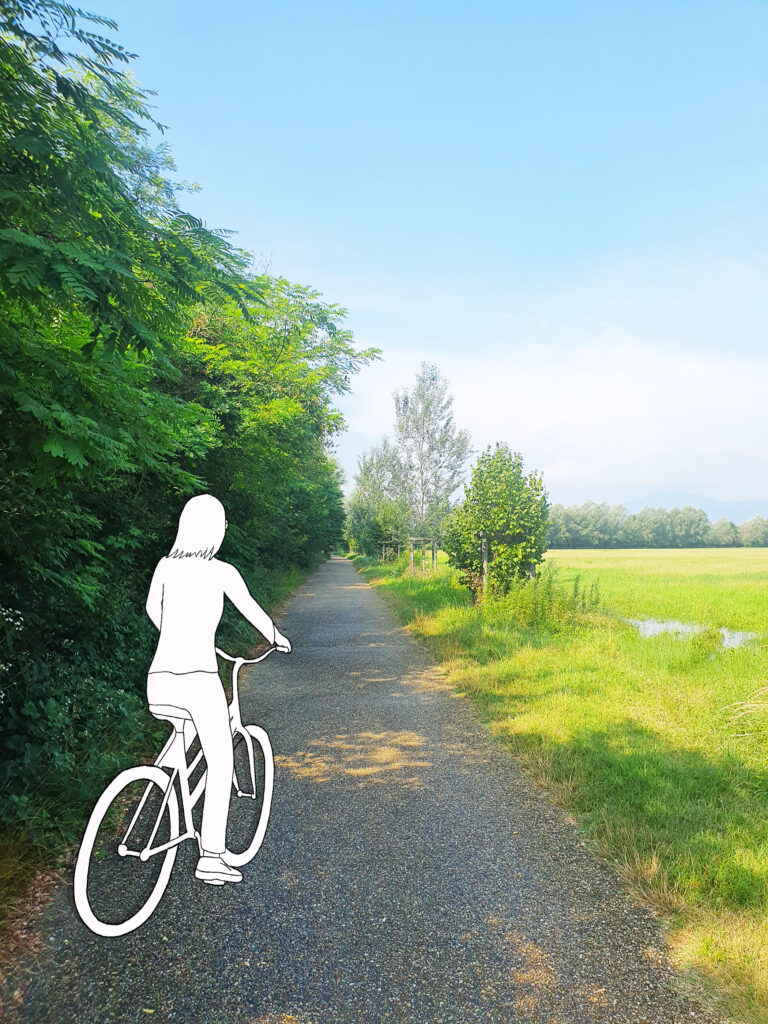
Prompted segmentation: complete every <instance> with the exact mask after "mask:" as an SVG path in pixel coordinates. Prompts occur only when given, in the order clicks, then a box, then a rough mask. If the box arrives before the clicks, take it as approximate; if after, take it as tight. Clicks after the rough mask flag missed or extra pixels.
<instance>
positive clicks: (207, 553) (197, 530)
mask: <svg viewBox="0 0 768 1024" xmlns="http://www.w3.org/2000/svg"><path fill="white" fill-rule="evenodd" d="M226 529H227V514H226V512H225V511H224V506H223V505H222V504H221V502H220V501H219V499H218V498H214V496H213V495H212V494H198V495H196V496H195V497H194V498H190V499H189V501H188V502H187V503H186V505H185V506H184V508H183V509H182V510H181V515H180V516H179V529H178V531H177V533H176V540H175V541H174V542H173V546H172V547H171V551H170V554H169V555H168V557H169V558H208V559H210V558H213V556H214V555H215V554H216V552H217V551H218V550H219V548H220V547H221V542H222V541H223V540H224V534H225V532H226Z"/></svg>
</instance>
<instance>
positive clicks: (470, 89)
mask: <svg viewBox="0 0 768 1024" xmlns="http://www.w3.org/2000/svg"><path fill="white" fill-rule="evenodd" d="M88 9H90V10H94V11H97V12H99V13H104V14H109V15H111V16H112V17H114V18H115V20H117V22H118V23H119V26H120V29H119V33H118V35H117V38H118V39H119V40H120V41H121V42H122V43H123V45H125V46H127V47H128V48H129V49H131V50H133V51H135V52H136V53H138V54H139V58H138V60H137V61H136V62H134V65H133V66H134V70H135V73H136V75H137V77H138V78H139V80H140V82H141V83H142V84H143V85H144V86H146V87H148V88H152V89H155V90H157V93H158V95H157V97H156V100H155V102H156V104H157V116H158V117H159V119H160V120H161V121H163V122H164V123H166V124H167V125H168V126H169V131H168V133H167V139H168V141H169V143H170V145H171V148H172V151H173V154H174V156H175V159H176V161H177V164H178V167H179V174H180V176H181V177H182V178H186V179H189V180H192V181H196V182H199V183H200V185H201V186H202V191H201V192H199V193H197V194H195V195H192V196H190V197H189V198H188V205H189V207H190V209H192V210H194V211H195V212H197V213H198V214H200V215H201V216H202V217H203V218H204V219H205V221H206V223H208V224H209V225H210V226H215V227H227V228H232V229H235V230H237V232H238V234H237V236H236V239H237V242H238V244H240V245H242V246H243V247H245V248H248V249H251V250H253V251H254V252H256V253H257V254H258V255H259V258H260V259H261V260H262V261H264V262H266V263H268V265H269V266H270V268H271V271H272V272H273V273H276V274H281V275H284V276H286V277H288V278H290V279H292V280H295V281H298V282H301V283H303V284H309V285H312V286H313V287H315V288H317V289H319V290H320V291H321V292H323V294H324V296H325V297H326V299H328V300H329V301H333V302H337V303H339V304H340V305H342V306H344V307H346V308H348V309H349V311H350V313H349V320H348V324H349V326H350V327H351V328H352V329H353V330H354V332H355V334H356V336H357V338H358V340H359V342H360V344H361V345H377V346H379V347H380V348H381V349H382V350H383V353H384V358H383V360H382V361H381V362H379V363H377V364H376V365H375V366H373V367H371V368H369V369H368V370H366V371H364V372H363V373H362V374H361V375H360V377H359V378H358V379H357V381H356V382H355V394H354V395H352V396H350V397H349V398H347V399H345V400H344V401H343V403H342V407H343V410H344V412H345V415H346V416H347V420H348V424H349V431H348V433H347V434H346V435H345V437H344V439H343V440H342V442H341V443H340V445H339V457H340V459H341V461H342V464H343V465H344V466H345V468H346V470H347V472H348V474H349V475H350V477H351V475H352V473H353V472H354V466H355V460H356V456H357V454H358V453H359V452H360V451H361V450H363V449H364V448H365V447H367V446H369V445H370V444H371V443H374V442H375V441H377V440H378V439H379V438H380V437H381V435H382V434H384V433H387V432H389V431H390V430H391V424H392V415H393V403H392V399H391V392H392V390H393V388H394V387H397V386H402V385H404V384H405V385H407V384H409V383H410V382H411V381H412V379H413V376H414V374H415V372H416V370H417V368H418V366H419V363H420V362H421V360H422V359H425V360H429V361H432V362H436V363H437V364H438V366H440V367H441V369H442V370H443V372H444V373H445V374H446V375H447V376H448V378H449V380H450V381H451V386H452V391H453V393H454V395H455V410H456V418H457V420H458V421H459V423H460V425H462V426H466V427H468V428H469V429H470V431H471V433H472V435H473V439H474V442H475V446H476V448H481V447H483V446H484V445H486V444H488V443H491V442H493V441H496V440H504V441H507V442H508V443H510V444H511V445H512V446H513V447H514V448H516V449H518V450H520V451H521V452H522V453H523V455H524V457H525V460H526V464H527V465H528V466H530V467H531V468H537V469H538V470H540V471H541V472H543V474H544V478H545V483H546V484H547V486H548V488H549V491H550V494H551V496H552V498H553V500H555V501H564V502H568V503H570V502H575V501H582V500H585V499H587V498H594V499H596V500H603V499H605V500H609V501H614V500H616V501H629V500H632V499H633V498H635V497H637V496H639V495H642V494H646V493H649V492H651V491H659V490H661V491H664V490H667V491H675V492H680V491H690V492H692V493H695V494H704V495H709V496H711V497H713V498H721V499H726V498H754V497H760V498H762V497H764V496H765V497H768V483H766V479H765V474H766V468H767V463H768V452H766V447H765V438H766V433H767V431H766V427H767V426H768V400H767V399H768V383H766V382H768V374H767V373H766V371H767V370H768V354H766V336H767V334H768V290H767V289H766V271H768V241H767V240H768V203H767V202H766V200H767V199H768V162H767V161H766V156H768V152H767V151H768V132H767V131H766V128H767V127H768V125H767V124H766V114H767V113H768V59H767V58H768V5H766V3H764V2H759V3H758V2H743V0H723V2H720V3H708V2H702V0H696V2H677V0H665V2H654V0H646V2H644V3H642V4H632V3H628V2H625V0H613V2H608V0H601V2H597V0H595V2H589V0H579V2H576V0H569V2H562V0H560V2H557V0H527V2H525V3H522V2H515V0H509V2H504V3H502V2H495V0H494V2H489V0H479V2H475V3H473V4H457V3H452V2H439V3H438V2H433V0H426V2H418V0H412V2H410V3H401V2H399V0H394V2H391V0H390V2H386V3H385V2H381V0H373V2H365V3H364V2H357V3H338V2H324V3H310V2H298V0H282V2H279V3H278V2H272V3H263V2H251V3H248V2H242V0H230V2H229V3H227V4H218V5H217V4H213V3H209V2H206V3H203V2H200V0H186V2H183V3H182V2H178V0H155V2H153V3H149V2H147V0H130V2H128V0H99V2H98V3H91V4H90V5H88ZM766 511H768V507H767V508H766Z"/></svg>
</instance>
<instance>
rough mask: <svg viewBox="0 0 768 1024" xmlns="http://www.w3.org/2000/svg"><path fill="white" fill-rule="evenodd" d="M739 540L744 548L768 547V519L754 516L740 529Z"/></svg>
mask: <svg viewBox="0 0 768 1024" xmlns="http://www.w3.org/2000/svg"><path fill="white" fill-rule="evenodd" d="M739 540H740V541H741V543H742V544H743V545H744V547H749V548H758V547H759V548H764V547H768V519H764V518H763V516H752V518H751V519H747V521H746V522H745V523H742V524H741V526H740V527H739Z"/></svg>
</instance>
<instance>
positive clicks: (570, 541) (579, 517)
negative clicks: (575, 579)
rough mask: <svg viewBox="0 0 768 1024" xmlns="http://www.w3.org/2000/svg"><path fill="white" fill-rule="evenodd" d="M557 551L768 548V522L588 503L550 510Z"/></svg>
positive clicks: (688, 509)
mask: <svg viewBox="0 0 768 1024" xmlns="http://www.w3.org/2000/svg"><path fill="white" fill-rule="evenodd" d="M549 516H550V525H549V537H548V544H549V547H551V548H696V547H734V546H737V545H744V546H745V547H765V546H768V520H766V519H764V518H763V517H762V516H753V518H752V519H748V520H747V521H746V522H745V523H742V524H741V526H738V527H737V526H736V525H734V523H731V522H729V521H728V520H727V519H718V520H716V521H715V522H714V523H710V521H709V519H708V518H707V515H706V513H705V512H704V511H702V509H700V508H693V506H691V505H686V506H684V507H683V508H672V509H664V508H644V509H641V510H640V511H639V512H636V513H634V514H630V513H629V512H628V511H627V510H626V508H624V506H623V505H613V506H610V505H608V504H606V503H603V504H597V503H596V502H594V501H587V502H585V503H584V504H583V505H571V506H569V507H564V506H563V505H553V506H552V507H551V508H550V512H549Z"/></svg>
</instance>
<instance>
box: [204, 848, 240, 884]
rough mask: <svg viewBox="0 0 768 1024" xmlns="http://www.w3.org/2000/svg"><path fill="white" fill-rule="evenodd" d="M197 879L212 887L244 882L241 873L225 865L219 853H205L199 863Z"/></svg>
mask: <svg viewBox="0 0 768 1024" xmlns="http://www.w3.org/2000/svg"><path fill="white" fill-rule="evenodd" d="M195 878H199V879H200V881H201V882H209V883H210V884H211V885H223V884H224V882H242V880H243V876H242V875H241V874H240V872H239V871H236V870H235V869H234V868H231V867H230V866H229V865H228V864H225V863H224V861H223V859H222V855H221V854H219V853H204V854H203V856H202V857H201V858H200V859H199V860H198V862H197V868H196V869H195Z"/></svg>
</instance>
